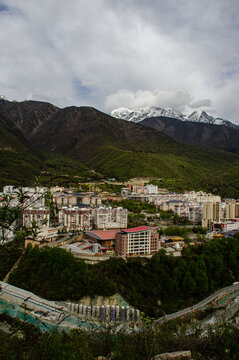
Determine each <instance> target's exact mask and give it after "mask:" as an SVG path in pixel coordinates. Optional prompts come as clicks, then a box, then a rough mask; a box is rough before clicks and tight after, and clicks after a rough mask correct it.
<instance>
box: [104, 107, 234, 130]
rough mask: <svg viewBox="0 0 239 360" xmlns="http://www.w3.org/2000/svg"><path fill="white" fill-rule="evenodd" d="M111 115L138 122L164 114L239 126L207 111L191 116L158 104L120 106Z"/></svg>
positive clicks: (203, 121)
mask: <svg viewBox="0 0 239 360" xmlns="http://www.w3.org/2000/svg"><path fill="white" fill-rule="evenodd" d="M111 116H113V117H115V118H118V119H123V120H127V121H133V122H135V123H138V122H140V121H142V120H144V119H146V118H151V117H157V116H163V117H170V118H174V119H177V120H181V121H192V122H200V123H206V124H214V125H225V126H229V127H233V128H237V129H238V128H239V126H238V125H236V124H233V123H232V122H230V121H229V120H225V119H221V118H214V117H213V116H211V115H208V114H207V113H206V112H205V111H198V110H196V111H193V112H192V113H191V114H190V115H189V116H187V115H185V114H182V113H181V112H180V111H177V110H174V109H162V108H160V107H157V106H152V107H150V106H146V107H140V108H136V109H128V108H124V107H121V108H118V109H114V110H112V111H111Z"/></svg>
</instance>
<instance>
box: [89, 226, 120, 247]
mask: <svg viewBox="0 0 239 360" xmlns="http://www.w3.org/2000/svg"><path fill="white" fill-rule="evenodd" d="M117 232H119V230H94V231H86V233H85V234H86V237H87V238H88V239H90V240H94V241H97V242H98V243H99V244H101V246H104V247H112V246H114V244H115V235H116V233H117Z"/></svg>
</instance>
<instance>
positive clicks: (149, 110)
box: [111, 106, 185, 123]
mask: <svg viewBox="0 0 239 360" xmlns="http://www.w3.org/2000/svg"><path fill="white" fill-rule="evenodd" d="M111 116H113V117H116V118H119V119H124V120H128V121H133V122H135V123H138V122H140V121H142V120H144V119H145V118H146V117H156V116H165V117H172V118H175V119H180V120H184V118H185V115H183V114H182V113H180V112H179V111H177V110H173V109H162V108H160V107H156V106H151V107H150V106H146V107H140V108H137V109H127V108H123V107H122V108H118V109H115V110H113V111H111Z"/></svg>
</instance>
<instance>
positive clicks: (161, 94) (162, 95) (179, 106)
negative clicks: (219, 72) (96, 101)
mask: <svg viewBox="0 0 239 360" xmlns="http://www.w3.org/2000/svg"><path fill="white" fill-rule="evenodd" d="M190 101H191V97H190V95H189V94H188V93H186V92H183V91H175V92H165V91H148V90H146V91H145V90H138V91H136V92H135V93H133V92H131V91H129V90H120V91H118V92H117V93H115V94H112V95H109V96H107V98H106V101H105V108H106V110H107V111H110V110H112V109H114V108H118V107H120V106H121V105H122V104H124V106H126V107H128V108H130V109H133V108H136V107H142V106H159V104H160V106H161V107H163V108H172V109H176V110H181V111H184V109H185V105H188V104H189V102H190Z"/></svg>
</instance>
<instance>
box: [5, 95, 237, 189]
mask: <svg viewBox="0 0 239 360" xmlns="http://www.w3.org/2000/svg"><path fill="white" fill-rule="evenodd" d="M19 109H20V110H19ZM19 111H20V113H19ZM1 114H2V116H1ZM17 114H21V121H20V120H19V119H18V115H17ZM1 119H2V120H1ZM0 124H3V128H2V130H1V131H2V132H1V133H0V141H2V142H3V145H2V151H3V153H2V159H3V161H2V162H3V169H4V167H5V172H4V171H2V173H1V177H2V181H3V180H4V181H5V180H6V181H8V183H9V181H10V180H11V181H14V180H15V181H18V182H20V181H22V179H24V180H25V181H29V178H30V177H32V176H33V175H35V174H37V175H40V174H41V179H42V180H43V183H44V184H48V183H49V184H53V183H59V182H60V183H67V184H69V183H70V182H72V181H74V182H77V181H78V180H77V179H79V181H81V180H82V179H83V178H92V177H94V176H95V175H94V173H93V172H92V171H90V170H89V169H93V170H96V171H97V172H99V173H101V174H103V175H105V176H108V177H116V178H118V179H128V178H130V177H135V176H156V177H160V178H164V179H174V181H175V179H176V181H177V182H178V183H179V184H180V186H178V187H177V184H175V185H176V186H175V188H176V189H182V190H183V189H184V188H192V189H193V188H194V189H199V188H202V189H206V190H209V191H213V190H214V191H220V192H221V193H224V195H225V196H226V195H227V194H230V196H233V195H232V194H234V195H235V194H238V191H239V184H238V182H237V181H234V177H235V176H237V174H238V173H239V155H238V154H236V153H229V152H227V151H224V150H218V149H215V148H210V150H205V149H202V148H200V147H195V146H191V145H187V144H182V143H179V142H177V141H175V140H173V139H172V138H170V137H169V136H168V135H166V134H164V133H162V132H161V131H158V130H155V129H152V128H149V127H145V126H142V125H140V124H135V123H131V122H127V121H124V120H119V119H115V118H112V117H111V116H109V115H107V114H104V113H102V112H100V111H98V110H96V109H94V108H89V107H80V108H78V107H69V108H65V109H58V108H56V107H54V106H53V105H51V104H47V103H41V102H24V103H20V104H19V103H11V104H9V102H4V104H2V102H1V103H0ZM4 131H5V132H6V131H7V132H8V133H10V134H11V136H12V137H13V138H12V139H11V136H10V135H7V134H4ZM23 133H25V134H26V135H25V136H26V137H27V139H28V140H26V138H25V137H24V135H23ZM19 141H20V142H19ZM14 142H15V145H14ZM15 147H16V149H15ZM12 148H13V150H12ZM36 149H37V150H36ZM17 150H18V151H17ZM13 151H15V152H16V154H17V156H14V155H13V154H14V152H13ZM15 162H17V164H18V167H19V169H20V170H19V171H20V174H22V176H20V177H16V175H15V173H16V167H15V165H14V164H15ZM21 164H23V166H20V165H21ZM82 164H84V165H82ZM23 174H25V176H23ZM227 189H229V191H227ZM225 190H226V191H225Z"/></svg>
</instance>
